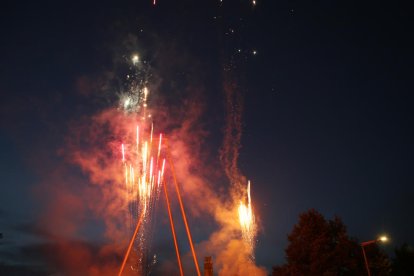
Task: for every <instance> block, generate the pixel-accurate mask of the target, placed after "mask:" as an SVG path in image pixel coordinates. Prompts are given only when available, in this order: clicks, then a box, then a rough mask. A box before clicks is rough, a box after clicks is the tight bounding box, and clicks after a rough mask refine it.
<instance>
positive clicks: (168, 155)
mask: <svg viewBox="0 0 414 276" xmlns="http://www.w3.org/2000/svg"><path fill="white" fill-rule="evenodd" d="M166 145H167V158H168V162H169V164H170V167H171V173H172V175H173V179H174V186H175V190H176V192H177V197H178V202H179V204H180V209H181V214H182V216H183V221H184V225H185V230H186V232H187V237H188V242H189V243H190V248H191V253H192V255H193V260H194V264H195V267H196V270H197V275H198V276H201V273H200V268H199V266H198V261H197V256H196V253H195V250H194V244H193V239H192V237H191V232H190V227H189V226H188V222H187V216H186V214H185V210H184V204H183V201H182V199H181V193H180V189H179V187H178V182H177V177H176V175H175V170H174V164H173V162H172V160H171V156H170V155H171V153H170V151H169V147H168V143H167V141H166Z"/></svg>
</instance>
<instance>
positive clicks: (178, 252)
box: [163, 182, 184, 276]
mask: <svg viewBox="0 0 414 276" xmlns="http://www.w3.org/2000/svg"><path fill="white" fill-rule="evenodd" d="M163 186H164V194H165V200H166V201H167V209H168V217H169V218H170V226H171V232H172V234H173V239H174V246H175V253H176V254H177V261H178V266H179V268H180V275H181V276H184V272H183V266H182V264H181V257H180V251H179V249H178V243H177V236H176V234H175V228H174V221H173V217H172V214H171V207H170V200H169V199H168V192H167V185H166V184H165V182H164V183H163Z"/></svg>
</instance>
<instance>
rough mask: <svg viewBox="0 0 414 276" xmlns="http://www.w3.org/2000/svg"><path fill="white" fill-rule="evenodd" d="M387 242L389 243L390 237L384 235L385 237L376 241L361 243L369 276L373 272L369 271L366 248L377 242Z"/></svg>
mask: <svg viewBox="0 0 414 276" xmlns="http://www.w3.org/2000/svg"><path fill="white" fill-rule="evenodd" d="M387 241H388V237H387V236H385V235H384V236H381V237H379V238H378V239H376V240H371V241H366V242H361V248H362V254H363V255H364V261H365V268H366V269H367V273H368V276H371V271H370V270H369V265H368V259H367V254H366V253H365V246H367V245H370V244H374V243H377V242H387Z"/></svg>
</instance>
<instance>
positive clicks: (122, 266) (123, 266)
mask: <svg viewBox="0 0 414 276" xmlns="http://www.w3.org/2000/svg"><path fill="white" fill-rule="evenodd" d="M144 215H145V212H142V213H141V216H140V218H139V220H138V222H137V226H136V227H135V231H134V234H133V235H132V238H131V241H130V242H129V245H128V249H127V251H126V253H125V256H124V260H123V261H122V265H121V268H120V270H119V273H118V276H121V275H122V272H123V271H124V268H125V264H126V262H127V260H128V256H129V253H130V252H131V249H132V246H133V245H134V242H135V236H136V235H137V234H138V230H139V228H140V226H141V223H142V220H143V219H144Z"/></svg>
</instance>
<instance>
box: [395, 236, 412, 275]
mask: <svg viewBox="0 0 414 276" xmlns="http://www.w3.org/2000/svg"><path fill="white" fill-rule="evenodd" d="M392 275H393V276H394V275H395V276H412V275H414V249H413V248H412V247H410V246H408V244H406V243H404V244H403V245H402V246H401V247H400V248H396V249H395V258H394V259H393V264H392Z"/></svg>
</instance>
